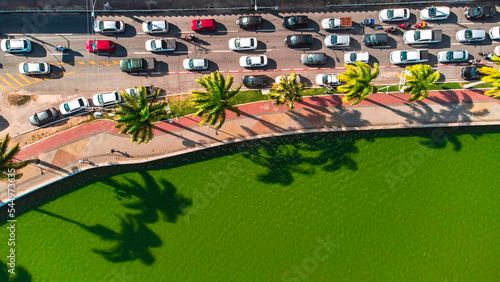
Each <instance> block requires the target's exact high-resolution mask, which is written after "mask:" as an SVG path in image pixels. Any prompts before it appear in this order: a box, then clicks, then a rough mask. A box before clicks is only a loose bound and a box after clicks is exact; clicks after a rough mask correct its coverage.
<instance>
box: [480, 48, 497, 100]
mask: <svg viewBox="0 0 500 282" xmlns="http://www.w3.org/2000/svg"><path fill="white" fill-rule="evenodd" d="M491 59H492V60H493V61H494V62H495V63H497V65H498V66H499V67H500V58H499V57H497V56H493V58H491ZM479 71H480V72H482V73H484V74H485V75H486V76H483V77H482V78H481V81H483V82H488V83H491V84H492V87H491V89H489V90H488V91H486V92H484V95H488V96H493V97H494V98H497V99H498V98H500V70H498V69H495V68H492V67H482V68H480V69H479Z"/></svg>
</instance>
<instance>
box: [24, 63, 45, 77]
mask: <svg viewBox="0 0 500 282" xmlns="http://www.w3.org/2000/svg"><path fill="white" fill-rule="evenodd" d="M19 72H20V73H22V74H25V75H32V74H47V73H50V65H49V64H47V63H28V62H25V63H20V64H19Z"/></svg>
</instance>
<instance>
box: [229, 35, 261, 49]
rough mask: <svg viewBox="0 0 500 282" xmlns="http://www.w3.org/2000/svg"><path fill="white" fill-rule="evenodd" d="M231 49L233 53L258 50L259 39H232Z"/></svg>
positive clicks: (230, 41) (230, 40)
mask: <svg viewBox="0 0 500 282" xmlns="http://www.w3.org/2000/svg"><path fill="white" fill-rule="evenodd" d="M229 49H231V50H233V51H241V50H255V49H257V38H255V37H244V38H239V37H238V38H231V39H229Z"/></svg>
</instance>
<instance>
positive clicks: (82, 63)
mask: <svg viewBox="0 0 500 282" xmlns="http://www.w3.org/2000/svg"><path fill="white" fill-rule="evenodd" d="M78 63H79V64H80V65H82V66H87V64H86V63H85V62H78Z"/></svg>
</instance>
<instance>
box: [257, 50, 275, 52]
mask: <svg viewBox="0 0 500 282" xmlns="http://www.w3.org/2000/svg"><path fill="white" fill-rule="evenodd" d="M272 50H273V49H267V50H266V49H255V52H271V51H272Z"/></svg>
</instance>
